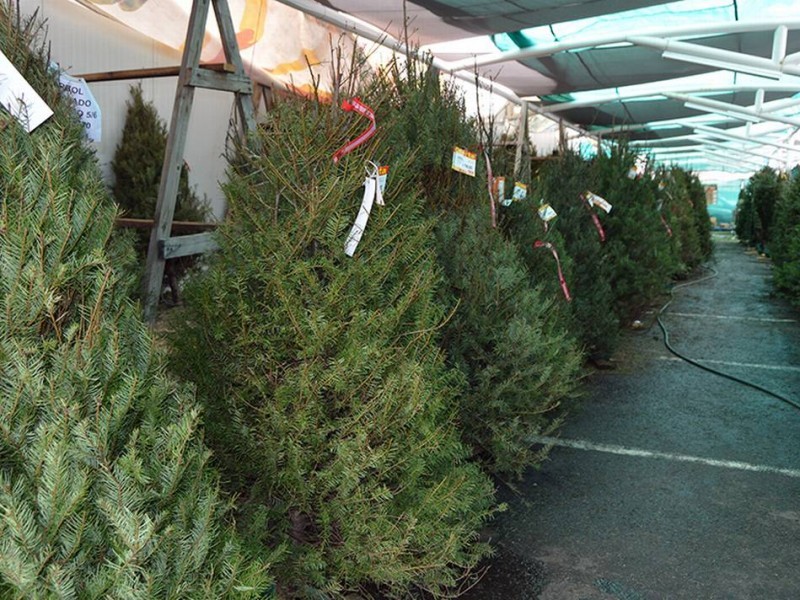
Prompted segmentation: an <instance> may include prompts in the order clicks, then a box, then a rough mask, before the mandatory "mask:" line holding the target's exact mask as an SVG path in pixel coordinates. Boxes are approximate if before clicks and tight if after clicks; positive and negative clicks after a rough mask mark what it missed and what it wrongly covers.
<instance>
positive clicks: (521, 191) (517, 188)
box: [511, 181, 528, 200]
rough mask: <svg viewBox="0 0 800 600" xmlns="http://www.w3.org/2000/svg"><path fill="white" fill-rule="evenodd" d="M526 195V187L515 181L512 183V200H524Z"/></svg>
mask: <svg viewBox="0 0 800 600" xmlns="http://www.w3.org/2000/svg"><path fill="white" fill-rule="evenodd" d="M527 195H528V186H527V185H525V184H524V183H520V182H519V181H517V182H516V183H514V191H513V192H512V193H511V198H513V199H514V200H525V197H526V196H527Z"/></svg>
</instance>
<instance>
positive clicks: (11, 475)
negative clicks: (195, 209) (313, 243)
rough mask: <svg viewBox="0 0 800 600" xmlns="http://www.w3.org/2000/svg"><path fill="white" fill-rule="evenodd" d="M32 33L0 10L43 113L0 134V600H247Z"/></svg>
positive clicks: (255, 581)
mask: <svg viewBox="0 0 800 600" xmlns="http://www.w3.org/2000/svg"><path fill="white" fill-rule="evenodd" d="M17 25H19V26H18V27H17ZM39 32H40V29H39V25H38V24H37V23H36V22H35V21H34V20H29V21H25V20H23V19H21V18H19V19H18V16H17V15H16V14H15V13H14V11H13V10H12V9H11V8H10V7H9V5H7V4H6V3H0V50H2V52H3V53H4V54H5V55H6V56H7V57H8V58H9V60H10V61H11V62H12V63H13V64H15V65H16V66H17V67H18V68H19V70H20V71H21V73H22V74H23V76H24V77H25V78H26V79H27V80H28V81H29V82H30V83H31V84H32V85H33V87H34V88H35V89H36V90H37V91H38V92H39V93H40V95H41V96H42V97H43V98H44V99H45V101H46V102H48V104H49V105H50V106H51V107H52V108H53V109H54V111H55V115H54V116H53V117H52V118H51V119H50V120H49V121H48V122H47V123H45V124H44V125H42V126H40V127H39V128H37V129H36V130H35V131H34V132H33V133H32V134H27V133H26V132H25V131H24V129H22V128H21V127H20V126H19V125H18V124H17V123H16V122H15V121H11V120H8V121H6V122H4V123H3V125H2V126H0V197H2V198H3V206H2V222H3V233H2V235H0V264H2V269H0V305H1V306H2V313H1V316H0V386H2V393H0V510H2V513H3V519H2V520H0V597H3V598H51V597H59V598H100V597H103V598H186V597H191V598H226V597H237V598H238V597H254V596H260V595H262V593H263V591H264V581H263V576H262V574H261V567H260V565H259V564H258V563H256V562H252V563H250V561H248V560H247V559H246V558H245V556H244V555H243V554H242V553H241V551H240V550H239V549H238V548H237V543H236V541H235V538H234V537H233V535H232V532H231V531H230V529H229V526H228V524H227V503H226V502H225V501H224V500H223V499H222V498H221V497H220V495H219V493H218V489H217V478H216V476H215V475H214V473H213V472H212V471H211V470H209V468H208V467H207V465H206V462H207V460H208V451H207V449H206V448H205V447H204V445H203V444H202V441H201V439H200V434H199V411H198V407H197V405H196V404H195V402H194V400H193V396H192V394H191V393H190V392H189V391H188V390H187V389H186V388H185V387H184V386H181V385H179V384H178V383H176V382H175V381H174V380H172V379H170V378H168V377H166V376H165V375H164V370H163V361H162V359H161V357H160V356H159V355H158V354H157V353H156V352H155V350H154V348H153V344H152V341H151V339H150V337H149V335H148V333H147V330H146V328H145V326H144V325H143V324H142V322H141V320H140V319H139V317H138V315H137V310H136V308H135V307H134V306H133V305H131V304H130V302H129V301H128V300H127V297H126V294H125V293H124V292H125V291H126V286H125V281H124V275H123V274H121V273H120V272H119V271H118V270H116V269H115V268H114V266H113V265H112V264H111V262H110V258H111V257H112V256H121V255H124V254H126V250H125V249H123V248H110V247H109V239H110V236H111V231H112V227H113V222H114V218H115V214H116V209H115V207H114V205H113V203H112V202H111V200H110V198H109V197H108V195H107V192H106V190H105V187H104V185H103V183H102V181H101V177H100V173H99V169H98V166H97V164H96V160H95V157H94V156H93V154H92V153H91V151H89V150H88V149H87V148H86V147H84V146H83V139H82V138H83V135H84V134H83V128H82V126H81V124H80V123H79V122H78V120H77V117H76V115H75V112H74V107H73V106H72V105H71V104H70V103H69V102H68V101H67V100H65V99H63V98H61V97H59V90H58V85H57V82H56V79H55V75H53V74H52V73H49V72H48V71H47V65H48V62H49V61H48V60H47V58H48V57H47V56H46V55H45V54H44V52H43V51H42V50H41V49H37V50H35V51H31V50H30V49H29V45H31V44H34V43H35V40H36V39H38V38H37V37H36V36H37V35H38V33H39ZM35 47H36V48H40V46H35Z"/></svg>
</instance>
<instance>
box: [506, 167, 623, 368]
mask: <svg viewBox="0 0 800 600" xmlns="http://www.w3.org/2000/svg"><path fill="white" fill-rule="evenodd" d="M587 191H591V192H594V193H599V192H597V190H596V186H595V181H594V180H593V173H592V169H591V166H590V164H589V163H588V161H586V160H584V159H583V158H581V157H580V156H579V155H577V154H575V153H572V152H568V153H566V154H565V155H563V156H560V157H558V158H555V159H553V160H550V161H547V162H546V163H545V164H544V165H543V166H542V168H541V169H540V171H539V174H538V176H537V180H536V183H535V185H534V190H533V193H532V198H538V199H541V200H543V201H545V202H547V203H549V204H550V205H551V206H552V207H553V209H554V210H555V211H556V212H557V213H558V216H557V217H556V218H555V219H554V220H553V221H551V223H550V227H551V228H552V229H553V230H554V232H557V233H558V234H560V236H561V238H562V240H563V242H562V244H561V245H560V246H559V248H560V250H561V251H560V254H561V253H563V254H564V255H565V256H567V264H568V269H569V286H570V291H571V293H572V302H571V304H570V309H571V313H572V314H571V328H572V331H574V333H575V335H576V336H577V337H578V339H579V340H580V341H581V342H582V344H583V345H584V347H585V348H586V350H587V351H588V353H589V354H590V355H591V356H593V357H595V358H601V359H607V358H609V357H610V356H611V354H612V353H613V352H614V349H615V348H616V346H617V342H618V339H619V319H618V317H617V315H616V313H615V312H614V310H613V306H614V293H613V290H612V289H611V282H612V272H611V263H610V262H609V261H608V260H607V257H606V249H605V242H603V241H601V238H600V233H599V231H598V230H597V228H596V226H595V224H594V223H593V219H592V215H591V212H592V211H593V212H594V213H595V214H596V215H597V220H598V221H599V222H600V224H601V227H603V222H604V221H605V220H606V219H607V218H608V217H607V215H606V213H604V212H603V211H602V210H601V209H599V208H597V207H594V208H591V209H590V208H589V206H588V204H587V202H586V201H585V200H583V199H582V197H581V196H582V194H584V193H585V192H587ZM613 210H614V209H613V208H612V211H613ZM537 218H538V215H537ZM538 226H539V227H541V224H538ZM603 231H604V234H605V230H603ZM528 237H530V234H528ZM520 241H521V242H522V243H524V241H523V240H520ZM542 258H543V257H541V256H538V257H537V260H538V261H541V259H542ZM544 258H546V259H550V257H549V256H545V257H544ZM550 281H554V279H553V277H552V273H551V274H550Z"/></svg>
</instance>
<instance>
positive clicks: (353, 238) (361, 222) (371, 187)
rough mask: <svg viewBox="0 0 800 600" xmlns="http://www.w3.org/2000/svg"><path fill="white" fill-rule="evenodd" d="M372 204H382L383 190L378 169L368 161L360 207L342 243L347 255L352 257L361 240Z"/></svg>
mask: <svg viewBox="0 0 800 600" xmlns="http://www.w3.org/2000/svg"><path fill="white" fill-rule="evenodd" d="M373 204H377V205H378V206H383V192H382V190H381V185H380V175H379V169H378V167H377V166H376V165H375V164H374V163H370V167H368V168H367V178H366V179H365V180H364V197H363V198H362V200H361V207H360V208H359V209H358V215H357V216H356V221H355V223H353V226H352V227H351V228H350V233H349V234H348V236H347V241H345V243H344V253H345V254H346V255H347V256H351V257H352V256H353V254H355V252H356V248H358V243H359V242H360V241H361V236H362V235H364V230H365V229H366V228H367V221H369V215H370V213H371V212H372V205H373Z"/></svg>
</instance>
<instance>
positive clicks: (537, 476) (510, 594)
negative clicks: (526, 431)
mask: <svg viewBox="0 0 800 600" xmlns="http://www.w3.org/2000/svg"><path fill="white" fill-rule="evenodd" d="M715 252H716V265H715V268H716V269H717V271H718V272H719V276H718V277H716V278H714V279H711V280H708V281H704V282H701V283H698V284H695V285H692V286H689V287H685V288H682V289H680V290H678V291H676V294H675V300H674V302H673V303H672V305H671V306H670V308H669V309H668V312H667V314H666V316H665V318H664V320H665V323H666V324H667V327H668V329H669V330H670V337H671V341H672V344H673V346H674V347H675V348H676V349H678V350H679V351H681V352H683V353H684V354H686V355H688V356H690V357H692V358H694V359H698V360H702V361H705V364H707V365H708V366H711V367H714V368H718V369H720V370H723V371H726V372H728V373H730V374H731V375H735V376H737V377H740V378H743V379H747V380H750V381H753V382H754V383H757V384H759V385H762V386H764V387H766V388H768V389H771V390H773V391H775V392H777V393H779V394H782V395H784V396H787V397H789V398H791V399H792V400H794V401H795V402H798V403H800V323H798V319H800V311H796V310H792V309H791V308H790V307H789V306H788V305H787V304H786V303H784V302H782V301H780V300H778V299H776V298H774V297H772V296H771V287H770V267H769V263H768V262H767V261H765V260H764V259H761V258H759V257H757V256H756V255H755V254H752V253H746V252H745V251H744V249H743V248H742V247H741V246H739V245H737V244H736V243H734V242H733V241H731V240H727V239H718V240H717V242H716V249H715ZM618 360H619V362H620V367H619V368H618V369H617V370H615V371H605V372H600V373H597V374H595V375H593V376H592V377H591V378H590V380H589V382H588V385H587V388H588V396H587V397H586V398H585V399H584V401H583V402H582V408H581V409H580V411H579V412H578V413H577V414H575V415H573V417H572V420H571V421H570V422H569V423H568V425H567V426H566V427H565V428H564V430H563V431H562V432H561V434H560V436H559V439H560V442H559V443H560V444H562V445H561V446H558V447H555V448H554V449H553V451H552V454H551V456H550V459H549V460H548V461H547V462H546V463H545V464H544V465H543V466H542V467H541V469H540V470H539V471H534V472H531V473H529V474H528V476H527V477H526V478H525V480H524V481H523V482H521V483H520V484H519V486H518V488H517V493H514V492H511V491H509V490H504V491H503V492H502V493H501V495H502V496H503V498H502V499H503V500H505V501H507V502H508V503H509V511H508V512H506V513H504V514H503V515H501V516H500V517H499V518H498V519H497V521H496V522H495V523H494V539H495V543H496V544H497V547H498V555H497V557H496V559H495V560H494V561H493V564H492V566H491V569H490V571H489V573H488V574H487V575H486V576H485V577H484V579H483V580H482V581H481V583H480V584H478V585H477V586H476V587H475V588H474V589H473V590H471V591H470V592H469V593H468V594H467V595H466V596H465V598H467V599H468V600H495V599H497V600H500V599H502V600H517V599H528V598H530V599H533V598H540V599H541V600H612V599H618V600H656V599H658V600H660V599H681V600H682V599H686V600H705V599H735V600H739V599H755V600H762V599H763V600H784V599H785V600H797V599H800V410H797V409H795V408H792V407H791V406H789V405H788V404H786V403H783V402H781V401H779V400H776V399H774V398H771V397H769V396H767V395H765V394H762V393H760V392H758V391H755V390H753V389H751V388H748V387H746V386H742V385H740V384H737V383H735V382H732V381H729V380H727V379H723V378H721V377H717V376H715V375H712V374H710V373H706V372H704V371H702V370H701V369H698V368H696V367H694V366H692V365H689V364H687V363H685V362H683V361H680V360H678V359H675V357H673V356H672V355H671V354H669V353H668V352H667V351H666V349H665V348H664V346H663V343H662V338H661V332H660V331H659V329H658V326H657V325H655V324H654V325H653V326H652V327H650V328H649V329H646V330H643V331H638V332H631V333H630V334H629V335H627V336H626V339H625V341H624V343H623V349H622V351H621V352H620V353H619V357H618Z"/></svg>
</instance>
